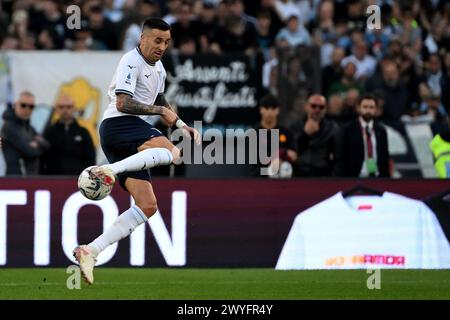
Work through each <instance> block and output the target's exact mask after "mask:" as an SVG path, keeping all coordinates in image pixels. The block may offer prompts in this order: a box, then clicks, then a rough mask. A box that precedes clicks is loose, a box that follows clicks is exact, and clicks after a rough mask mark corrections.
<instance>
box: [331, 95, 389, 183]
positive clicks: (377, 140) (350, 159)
mask: <svg viewBox="0 0 450 320" xmlns="http://www.w3.org/2000/svg"><path fill="white" fill-rule="evenodd" d="M376 113H377V105H376V99H375V97H374V96H372V95H365V96H363V97H362V98H361V100H360V102H359V105H358V114H359V117H358V119H357V120H354V121H352V122H350V123H348V124H346V125H345V126H343V127H342V128H341V129H340V131H339V135H338V140H337V152H336V157H337V158H336V161H337V163H336V164H337V165H336V173H337V175H338V176H343V177H389V176H390V170H389V152H388V140H387V133H386V129H385V128H384V127H383V126H381V125H379V124H378V123H377V122H376V121H375V116H376Z"/></svg>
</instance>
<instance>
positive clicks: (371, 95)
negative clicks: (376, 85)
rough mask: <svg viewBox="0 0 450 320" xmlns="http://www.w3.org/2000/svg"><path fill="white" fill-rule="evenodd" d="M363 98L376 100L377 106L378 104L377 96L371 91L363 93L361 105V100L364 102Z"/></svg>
mask: <svg viewBox="0 0 450 320" xmlns="http://www.w3.org/2000/svg"><path fill="white" fill-rule="evenodd" d="M363 100H373V101H374V102H375V106H378V101H377V98H376V97H375V95H373V94H371V93H367V94H365V95H363V96H362V97H361V98H359V103H358V105H360V104H361V102H363Z"/></svg>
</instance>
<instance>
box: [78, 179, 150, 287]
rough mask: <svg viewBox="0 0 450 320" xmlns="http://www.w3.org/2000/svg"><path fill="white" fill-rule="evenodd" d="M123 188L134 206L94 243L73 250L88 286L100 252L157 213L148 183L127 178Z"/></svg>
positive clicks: (91, 280) (91, 281) (92, 277)
mask: <svg viewBox="0 0 450 320" xmlns="http://www.w3.org/2000/svg"><path fill="white" fill-rule="evenodd" d="M125 186H126V188H127V190H128V191H129V192H130V194H131V195H132V196H133V199H134V200H135V204H134V205H132V206H131V207H130V208H129V209H128V210H126V211H125V212H123V213H122V214H121V215H120V216H118V217H117V219H116V220H115V221H114V223H113V224H112V225H111V226H110V227H109V228H108V229H106V231H105V232H104V233H103V234H101V235H100V236H99V237H97V238H96V239H95V240H94V241H92V242H91V243H89V244H88V245H81V246H78V247H77V248H75V250H74V256H75V258H76V260H77V261H78V263H79V264H80V270H81V273H82V275H83V278H84V279H85V281H86V282H87V283H89V284H92V283H93V282H94V275H93V269H94V266H95V262H96V259H97V256H98V255H99V254H100V252H102V251H103V250H105V249H106V248H107V247H108V246H109V245H111V244H113V243H116V242H117V241H119V240H121V239H123V238H126V237H128V236H129V235H130V234H131V233H132V232H133V231H134V230H135V229H136V228H137V227H138V226H139V225H141V224H143V223H145V222H147V220H148V218H149V217H151V216H152V215H153V214H154V213H155V212H156V211H157V204H156V197H155V194H154V193H153V188H152V185H151V183H150V182H149V181H146V180H139V179H134V178H127V180H126V182H125Z"/></svg>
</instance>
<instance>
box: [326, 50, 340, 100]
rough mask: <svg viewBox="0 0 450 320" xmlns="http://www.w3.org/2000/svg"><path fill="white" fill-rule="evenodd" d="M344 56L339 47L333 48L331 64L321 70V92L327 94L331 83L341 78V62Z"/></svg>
mask: <svg viewBox="0 0 450 320" xmlns="http://www.w3.org/2000/svg"><path fill="white" fill-rule="evenodd" d="M344 56H345V51H344V50H343V49H342V48H340V47H335V48H334V49H333V52H332V54H331V64H329V65H328V66H326V67H324V68H323V69H322V92H328V91H329V90H330V87H331V85H332V84H333V83H335V82H338V81H339V80H340V79H341V77H342V67H341V61H342V59H343V58H344Z"/></svg>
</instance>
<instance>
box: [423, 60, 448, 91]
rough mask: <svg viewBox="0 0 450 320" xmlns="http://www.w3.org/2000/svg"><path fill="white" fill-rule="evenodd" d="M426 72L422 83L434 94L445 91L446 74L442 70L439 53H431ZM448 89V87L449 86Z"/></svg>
mask: <svg viewBox="0 0 450 320" xmlns="http://www.w3.org/2000/svg"><path fill="white" fill-rule="evenodd" d="M425 67H426V72H425V75H424V76H423V78H422V79H421V84H422V85H425V86H426V87H427V88H428V89H429V90H430V93H431V95H433V96H441V95H442V94H443V92H444V90H445V89H444V88H445V87H444V85H445V83H444V74H443V72H442V63H441V58H440V57H439V55H438V54H431V55H430V56H429V57H428V61H427V62H426V64H425ZM447 90H448V88H447Z"/></svg>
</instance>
